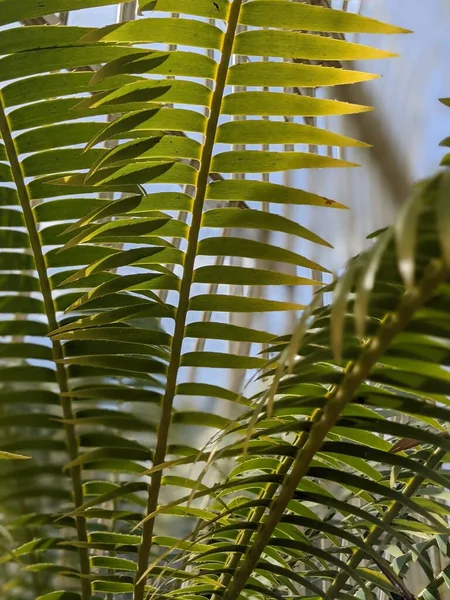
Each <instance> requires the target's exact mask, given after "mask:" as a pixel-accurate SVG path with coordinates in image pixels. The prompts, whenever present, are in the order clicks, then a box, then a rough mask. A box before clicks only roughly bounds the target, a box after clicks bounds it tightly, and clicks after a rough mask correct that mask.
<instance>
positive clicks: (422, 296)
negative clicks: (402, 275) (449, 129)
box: [222, 262, 449, 600]
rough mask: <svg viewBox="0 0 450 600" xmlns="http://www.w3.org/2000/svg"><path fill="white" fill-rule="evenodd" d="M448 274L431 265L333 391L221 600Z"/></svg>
mask: <svg viewBox="0 0 450 600" xmlns="http://www.w3.org/2000/svg"><path fill="white" fill-rule="evenodd" d="M448 275H449V273H448V270H447V269H446V267H445V266H444V264H443V263H442V262H438V264H437V265H434V264H432V265H430V267H429V270H428V272H427V273H426V275H425V276H424V278H423V280H422V281H421V283H420V284H419V285H418V286H417V287H416V288H414V289H413V290H411V291H410V292H408V293H407V294H405V297H404V300H403V302H402V303H401V304H400V306H399V308H398V310H397V311H396V312H395V313H393V314H392V315H390V317H389V318H387V319H386V321H385V322H383V324H382V325H381V326H380V328H379V330H378V333H377V335H375V336H374V337H373V338H372V339H371V340H370V342H369V343H368V345H367V347H366V349H365V350H364V351H363V353H362V355H361V357H360V358H359V360H357V361H355V362H354V363H353V364H352V365H351V367H350V368H349V369H348V371H347V372H346V374H345V376H344V377H343V379H342V382H341V383H340V384H339V385H337V386H335V388H334V389H333V390H332V391H331V392H330V394H329V396H328V400H327V404H326V406H325V408H324V409H323V413H322V415H321V417H320V419H319V420H318V422H317V423H316V424H315V425H314V426H313V427H312V429H311V432H310V434H309V437H308V440H307V442H306V444H305V445H304V446H303V448H301V449H300V450H299V452H298V453H297V456H296V458H295V461H294V464H293V466H292V470H291V471H290V473H289V474H288V475H287V477H286V478H285V480H284V482H283V484H282V486H281V489H280V493H279V495H278V496H277V498H276V499H275V500H274V501H273V503H272V506H271V507H270V509H269V513H268V515H267V517H266V519H265V521H264V523H263V524H262V526H261V528H260V530H259V532H258V533H257V534H256V537H255V539H254V541H253V544H252V545H251V547H250V548H249V550H248V552H247V553H246V555H245V557H244V560H243V563H242V565H241V567H240V569H239V570H238V572H237V573H236V575H235V577H234V578H233V579H232V581H231V582H230V584H229V586H228V587H227V589H226V590H225V592H224V594H223V596H222V600H236V599H237V598H238V596H239V594H240V593H241V592H242V590H243V589H244V588H245V586H246V584H247V581H248V579H249V578H250V576H251V574H252V572H253V569H254V568H255V565H256V564H257V562H258V560H259V558H260V556H261V554H262V553H263V552H264V549H265V547H266V546H267V544H268V543H269V542H270V538H271V536H272V534H273V532H274V530H275V528H276V527H277V525H278V523H279V522H280V520H281V518H282V516H283V514H284V511H285V510H286V508H287V505H288V504H289V502H290V500H291V499H292V497H293V494H294V492H295V490H296V489H297V487H298V485H299V483H300V482H301V480H302V479H303V477H304V476H305V475H306V473H307V471H308V468H309V466H310V464H311V461H312V460H313V459H314V457H315V455H316V454H317V452H318V451H319V450H320V448H321V447H322V444H323V442H324V441H325V439H326V437H327V435H328V432H329V431H330V430H331V429H332V428H333V427H334V426H335V424H336V423H337V421H338V419H339V417H340V415H341V413H342V411H343V410H344V408H345V407H346V406H347V404H348V403H349V402H351V400H352V398H353V397H354V395H355V393H356V392H357V390H358V388H359V386H360V385H361V383H362V382H363V381H364V380H365V379H366V378H367V377H368V375H369V374H370V372H371V370H372V368H373V367H374V365H375V364H376V363H377V361H378V360H379V359H380V357H381V356H383V354H384V353H385V352H386V350H387V348H388V347H389V346H390V344H391V342H392V340H393V338H394V337H395V336H396V335H397V334H398V333H399V332H400V331H402V330H403V329H404V328H405V327H406V325H407V324H408V323H409V321H410V320H411V318H412V317H413V316H414V314H415V312H416V311H417V309H418V308H420V307H421V306H422V305H423V304H424V303H425V302H427V300H429V299H430V298H431V297H432V295H433V294H434V292H435V290H436V288H437V286H438V285H439V284H441V283H442V282H443V281H445V279H446V278H447V277H448Z"/></svg>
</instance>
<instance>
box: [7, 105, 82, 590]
mask: <svg viewBox="0 0 450 600" xmlns="http://www.w3.org/2000/svg"><path fill="white" fill-rule="evenodd" d="M0 134H1V136H2V138H3V141H4V144H5V150H6V154H7V157H8V161H9V164H10V167H11V172H12V174H13V178H14V183H15V185H16V189H17V195H18V198H19V202H20V206H21V208H22V213H23V218H24V221H25V225H26V227H27V230H28V236H29V239H30V246H31V249H32V252H33V256H34V262H35V265H36V271H37V274H38V277H39V283H40V288H41V293H42V297H43V302H44V307H45V313H46V315H47V320H48V326H49V329H50V331H53V330H54V329H56V328H57V327H58V322H57V319H56V311H55V304H54V302H53V297H52V290H51V286H50V280H49V278H48V273H47V265H46V262H45V257H44V254H43V252H42V245H41V240H40V237H39V232H38V230H37V225H36V220H35V218H34V213H33V210H32V207H31V201H30V196H29V194H28V189H27V187H26V185H25V177H24V173H23V171H22V166H21V164H20V161H19V158H18V151H17V148H16V145H15V143H14V140H13V137H12V134H11V129H10V127H9V123H8V118H7V116H6V113H5V107H4V105H3V101H2V97H1V96H0ZM52 357H53V360H54V361H55V365H56V381H57V384H58V387H59V390H60V394H61V395H60V398H61V407H62V411H63V416H64V429H65V433H66V443H67V449H68V454H69V458H70V460H71V461H73V460H75V459H76V458H77V457H78V440H77V437H76V433H75V427H74V425H72V424H71V421H73V419H74V414H73V410H72V400H71V398H69V397H66V396H63V395H62V394H65V393H66V392H68V391H69V386H68V377H67V372H66V368H65V366H64V365H63V364H61V363H60V360H61V359H63V358H64V349H63V347H62V345H61V343H60V342H59V341H58V340H54V341H52ZM70 477H71V480H72V490H73V497H74V504H75V507H76V508H78V507H79V506H81V505H82V504H83V487H82V480H81V468H80V467H78V466H77V467H72V468H71V469H70ZM76 529H77V534H78V540H79V541H80V542H86V541H87V528H86V519H85V518H84V517H83V516H77V517H76ZM79 557H80V573H81V575H82V577H81V589H82V600H90V598H91V583H90V579H89V574H90V566H89V554H88V550H87V548H79Z"/></svg>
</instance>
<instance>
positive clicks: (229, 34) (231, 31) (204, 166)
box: [134, 0, 242, 600]
mask: <svg viewBox="0 0 450 600" xmlns="http://www.w3.org/2000/svg"><path fill="white" fill-rule="evenodd" d="M241 4H242V0H233V1H232V2H231V3H230V8H229V13H228V22H227V29H226V32H225V35H224V39H223V44H222V53H221V59H220V63H219V66H218V70H217V80H216V86H215V89H214V94H213V97H212V102H211V109H210V115H209V119H208V124H207V127H206V133H205V142H204V146H203V151H202V156H201V161H200V170H199V173H198V177H197V184H196V194H195V198H194V204H193V211H192V223H191V227H190V230H189V238H188V246H187V251H186V258H185V261H184V269H183V278H182V280H181V286H180V296H179V301H178V309H177V315H176V320H175V330H174V334H173V338H172V348H171V357H170V363H169V367H168V370H167V383H166V390H165V394H164V398H163V401H162V415H161V421H160V424H159V428H158V440H157V443H156V450H155V456H154V460H153V465H154V466H157V465H159V464H161V463H162V462H164V459H165V455H166V450H167V440H168V435H169V428H170V422H171V417H172V405H173V400H174V397H175V391H176V385H177V378H178V370H179V367H180V361H181V349H182V345H183V340H184V329H185V325H186V317H187V313H188V310H189V298H190V292H191V286H192V279H193V273H194V263H195V258H196V256H197V244H198V238H199V233H200V226H201V219H202V214H203V205H204V202H205V195H206V188H207V185H208V178H209V172H210V168H211V161H212V154H213V150H214V142H215V138H216V131H217V126H218V123H219V116H220V110H221V107H222V100H223V95H224V90H225V85H226V78H227V74H228V67H229V62H230V57H231V52H232V48H233V42H234V38H235V35H236V29H237V24H238V19H239V13H240V9H241ZM161 479H162V471H157V472H155V473H153V474H152V477H151V482H150V488H149V495H148V502H147V515H149V514H152V513H153V512H154V511H155V509H156V507H157V505H158V496H159V490H160V487H161ZM154 523H155V518H154V517H152V518H151V519H148V520H147V521H146V522H145V523H144V526H143V532H142V542H141V545H140V547H139V556H138V569H137V575H136V584H135V589H134V600H143V597H144V591H145V573H146V570H147V567H148V560H149V555H150V550H151V546H152V538H153V528H154Z"/></svg>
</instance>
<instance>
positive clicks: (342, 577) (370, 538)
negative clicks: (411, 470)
mask: <svg viewBox="0 0 450 600" xmlns="http://www.w3.org/2000/svg"><path fill="white" fill-rule="evenodd" d="M446 452H447V451H446V450H441V449H440V448H438V449H437V450H435V451H434V452H433V454H432V455H431V456H430V458H429V459H428V460H427V462H426V463H425V464H426V466H427V467H429V468H430V469H435V468H436V467H437V465H439V463H440V462H442V460H443V458H444V456H445V454H446ZM424 480H425V477H423V475H415V476H414V477H412V478H411V479H410V480H409V482H408V484H407V485H406V487H405V489H404V491H403V492H402V495H403V496H405V497H406V498H411V497H412V496H413V495H414V494H415V493H416V492H417V490H418V489H419V488H420V486H421V485H422V483H423V482H424ZM403 508H404V507H403V506H402V505H401V504H400V503H399V502H393V503H392V504H391V506H390V507H389V509H388V511H387V512H386V514H385V515H384V517H383V519H382V524H383V525H390V524H391V523H392V521H393V520H394V519H396V518H397V517H398V515H399V514H400V513H401V512H402V510H403ZM384 531H385V530H384V528H383V527H381V526H380V527H376V526H375V527H373V528H372V529H371V531H370V532H369V534H368V535H367V537H366V539H365V540H364V541H365V543H366V544H369V545H370V546H373V545H374V544H376V543H377V542H378V540H379V539H380V536H381V535H382V534H383V533H384ZM364 558H365V555H364V552H361V550H357V551H356V552H355V554H354V555H353V556H352V557H351V559H350V561H349V563H348V566H349V567H351V568H352V569H355V568H356V567H357V566H358V565H359V563H360V562H361V561H362V560H364ZM348 577H349V576H348V575H347V574H346V573H345V572H343V571H341V573H339V575H338V576H337V577H336V579H335V580H334V582H333V583H332V584H331V586H330V587H329V589H328V591H327V598H329V599H330V600H331V598H335V597H336V596H337V595H338V594H339V592H340V590H341V589H342V587H343V586H344V585H345V584H346V582H347V579H348Z"/></svg>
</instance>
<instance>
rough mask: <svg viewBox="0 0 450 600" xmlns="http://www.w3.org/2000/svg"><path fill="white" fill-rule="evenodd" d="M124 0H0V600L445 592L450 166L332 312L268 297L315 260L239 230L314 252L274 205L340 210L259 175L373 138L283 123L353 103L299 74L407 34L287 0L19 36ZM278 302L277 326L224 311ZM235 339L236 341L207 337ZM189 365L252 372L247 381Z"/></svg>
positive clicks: (367, 55) (359, 269) (322, 78)
mask: <svg viewBox="0 0 450 600" xmlns="http://www.w3.org/2000/svg"><path fill="white" fill-rule="evenodd" d="M116 3H117V2H112V1H108V0H83V2H82V3H81V2H80V1H77V0H21V1H20V2H11V0H0V25H7V26H8V27H6V28H3V29H2V30H1V31H0V55H2V56H3V57H2V58H1V59H0V81H2V82H3V83H2V87H1V89H0V137H1V142H0V215H1V219H2V220H1V230H0V236H1V242H0V247H1V248H2V253H1V255H0V282H1V283H0V285H1V290H2V299H1V301H0V302H1V319H0V335H1V336H2V342H1V345H0V352H1V365H0V381H1V389H0V432H1V433H0V436H1V437H0V458H5V460H2V461H1V465H0V481H1V482H2V488H1V490H2V491H1V492H0V512H1V515H2V520H1V522H0V562H1V564H2V571H1V572H0V584H1V585H2V591H1V597H2V598H8V599H15V598H20V600H26V599H28V598H32V599H35V598H40V599H41V600H56V599H59V600H75V599H80V598H81V600H89V599H90V598H91V597H92V598H105V597H106V598H113V597H127V598H131V597H133V598H134V600H142V599H143V598H144V597H145V598H155V599H158V600H163V599H164V600H166V599H169V598H177V597H178V598H183V600H205V599H208V600H209V599H211V600H219V598H222V599H223V600H235V599H236V598H238V597H239V595H240V594H243V595H244V597H248V598H253V597H257V598H259V597H268V598H269V597H270V598H276V599H279V598H292V599H294V598H305V597H311V596H313V597H314V598H316V597H319V598H321V597H325V596H326V597H327V598H329V599H331V598H343V599H345V598H348V597H349V596H354V595H355V594H356V595H358V596H359V597H363V596H364V597H365V598H369V597H370V598H372V597H373V596H374V594H376V593H378V592H379V591H380V590H382V591H385V592H388V593H395V594H399V595H401V596H403V597H405V598H409V597H411V592H410V591H409V590H408V589H407V586H406V585H405V582H404V575H405V573H406V572H407V571H408V569H409V568H410V566H411V564H418V565H420V566H421V568H422V569H423V571H424V573H425V574H426V575H427V577H428V579H429V581H430V583H429V586H428V587H427V589H426V590H425V591H424V593H423V597H424V598H425V600H429V599H430V598H434V597H437V596H438V588H439V586H440V585H441V584H442V582H443V581H446V579H445V578H446V575H445V572H444V573H443V574H441V573H440V571H439V570H438V571H437V570H436V568H435V563H434V562H433V560H434V559H433V556H434V555H433V553H434V551H435V549H436V547H437V548H439V550H440V551H442V552H443V553H444V554H445V552H446V546H447V543H448V538H447V535H448V525H447V521H448V513H449V509H448V507H447V506H446V504H445V500H446V495H445V489H446V487H447V475H446V473H445V470H444V469H443V467H442V464H443V463H444V462H445V460H446V455H447V452H448V451H449V450H450V441H449V439H448V437H447V434H446V432H447V429H446V423H447V422H448V421H449V418H448V417H449V415H450V412H449V410H448V408H447V406H448V400H447V396H449V395H450V392H449V389H448V387H449V385H450V377H449V374H448V369H447V368H446V367H445V365H446V364H447V363H448V352H449V336H450V328H449V323H448V313H449V311H448V307H449V293H450V292H449V290H450V287H449V282H448V278H449V263H450V256H449V252H450V248H449V243H448V240H449V239H450V238H449V235H448V234H449V229H450V223H449V214H450V213H449V211H448V209H447V204H446V202H447V198H448V193H449V189H450V184H449V178H448V173H442V174H439V175H437V176H436V177H435V178H433V179H432V180H430V181H428V182H425V183H424V184H421V185H419V186H418V187H417V189H416V190H415V191H414V195H413V198H412V199H411V200H410V202H409V203H408V204H407V205H406V206H405V209H404V211H403V213H402V215H401V217H400V219H399V221H398V224H397V226H396V227H394V228H393V229H389V230H386V231H385V232H382V233H381V234H380V235H378V236H377V239H376V240H375V243H374V244H373V246H372V247H371V249H370V250H369V251H368V252H367V253H365V254H362V255H360V256H358V257H356V258H355V259H354V260H353V261H352V262H351V263H350V264H349V266H348V268H347V270H346V271H345V273H344V275H343V276H342V277H341V278H339V279H338V280H337V282H336V283H335V285H334V286H331V287H334V290H333V302H332V304H331V305H330V306H327V305H326V303H325V301H324V300H323V298H327V296H326V294H327V292H328V291H330V289H331V287H330V288H325V289H324V293H325V295H323V294H322V293H321V294H316V296H315V300H314V301H313V303H312V305H311V306H310V307H308V308H305V307H304V306H302V305H299V304H295V303H293V302H287V301H282V300H280V299H278V300H274V299H270V297H269V294H265V291H266V290H267V288H266V286H271V288H272V289H273V287H274V286H275V289H276V290H282V289H283V288H284V287H285V286H311V285H315V284H317V281H315V280H314V277H312V276H311V271H313V272H314V273H320V272H326V268H324V267H322V266H321V265H318V264H317V263H315V262H313V261H311V260H310V259H308V258H307V257H305V256H303V255H301V254H299V253H296V252H293V251H292V250H291V249H288V248H287V247H286V248H285V247H283V246H282V245H277V246H276V245H273V244H269V243H266V242H265V241H261V240H258V239H255V237H254V236H253V233H254V232H261V231H263V232H264V231H271V232H277V233H279V234H286V235H287V236H293V237H296V238H299V239H302V240H308V241H309V242H312V243H315V244H322V245H327V242H326V241H325V240H323V239H321V238H320V237H319V236H317V235H316V234H315V233H314V232H312V231H309V230H308V229H306V228H305V227H303V226H302V225H301V224H299V223H297V222H296V221H294V220H290V219H288V218H286V217H284V216H281V215H280V214H279V211H278V209H277V207H279V206H283V205H287V204H290V205H294V206H317V207H323V209H324V210H325V209H327V211H329V210H330V209H336V208H342V206H341V205H339V204H338V203H336V202H334V201H333V200H330V199H327V198H323V197H321V196H319V195H316V194H314V193H311V192H306V191H304V190H300V189H295V188H292V187H287V186H284V185H281V184H279V183H272V182H270V181H269V180H268V177H263V178H262V179H261V180H260V179H256V178H255V177H256V176H258V177H259V175H260V174H261V173H264V174H268V173H276V172H281V171H285V170H291V169H301V168H332V167H347V166H351V164H350V163H347V162H346V161H344V160H341V159H340V158H338V157H335V156H332V155H330V153H329V152H328V153H327V152H324V153H319V152H314V151H311V150H312V148H313V147H314V148H315V147H317V146H324V147H345V146H358V145H359V146H361V145H364V144H362V143H361V142H358V141H355V140H352V139H350V138H348V137H344V136H342V135H338V134H335V133H331V132H329V131H327V130H324V129H319V128H317V127H314V126H311V125H306V124H304V123H301V122H299V121H300V120H301V119H304V118H308V117H315V116H325V115H345V114H354V113H358V112H362V111H365V110H368V107H365V106H358V105H353V104H347V103H343V102H338V101H335V100H330V99H325V98H323V97H321V96H320V95H319V94H318V95H317V97H311V96H310V95H308V94H307V93H305V90H308V89H315V88H318V87H324V86H328V87H331V86H334V85H341V84H352V83H358V82H360V81H365V80H368V79H371V78H373V76H372V75H370V74H368V73H363V72H359V71H353V70H347V69H345V68H343V64H342V61H344V64H345V61H353V60H359V59H364V60H368V59H378V58H384V57H388V56H390V54H389V53H387V52H384V51H381V50H377V49H375V48H372V47H369V46H363V45H360V44H356V43H350V42H348V41H346V39H345V34H352V33H365V34H371V33H373V34H391V33H402V32H403V30H402V29H400V28H397V27H393V26H390V25H386V24H383V23H379V22H377V21H374V20H372V19H367V18H364V17H361V16H359V15H355V14H350V13H346V12H342V11H336V10H333V9H331V8H329V7H328V8H327V7H325V8H324V7H318V6H313V5H311V4H309V3H296V2H289V1H288V0H252V1H251V2H246V3H244V2H242V0H232V1H229V0H216V1H215V2H211V1H210V0H152V1H150V2H148V0H146V1H145V2H141V8H142V10H143V11H144V17H143V18H140V19H138V20H136V21H132V22H128V23H121V24H114V25H111V26H107V27H104V28H100V29H95V28H89V27H71V26H67V27H61V26H48V25H33V26H29V27H26V28H24V27H22V26H12V27H10V26H11V25H13V24H15V23H16V22H17V21H26V20H30V19H37V18H41V17H44V16H45V15H47V14H49V13H50V12H57V11H64V10H75V9H77V8H87V7H95V6H103V5H107V4H116ZM325 4H326V3H325ZM173 11H176V13H182V17H181V18H179V15H178V14H177V15H173V14H171V13H172V12H173ZM155 44H157V46H156V47H155V46H154V45H155ZM152 45H153V46H152ZM160 45H164V47H166V46H167V45H168V46H169V50H165V49H161V46H160ZM236 57H237V58H236ZM248 57H250V59H249V58H248ZM330 65H332V66H330ZM246 87H251V88H252V91H248V90H246V89H243V88H246ZM280 88H283V89H285V88H290V92H289V93H287V92H284V93H282V92H280V91H276V90H279V89H280ZM444 143H445V142H444ZM304 145H306V147H307V149H309V150H310V151H305V147H304ZM230 146H231V149H230ZM300 146H302V147H301V148H300ZM273 148H276V150H274V149H273ZM444 162H445V161H444ZM244 175H245V176H247V177H243V176H244ZM230 231H232V232H233V233H232V235H229V232H230ZM225 232H227V233H228V235H225ZM236 258H238V259H245V262H244V260H243V261H242V262H241V263H240V264H236V261H235V260H234V259H236ZM274 264H275V265H277V264H278V265H281V266H283V265H284V266H286V265H290V266H292V267H294V268H295V272H292V270H291V271H290V272H285V270H283V268H279V269H278V268H273V265H274ZM227 286H245V289H246V290H248V294H246V295H245V294H244V295H238V294H232V293H229V288H228V287H227ZM224 290H225V292H226V293H223V292H224ZM261 290H262V292H261ZM272 297H273V295H272ZM303 309H304V310H303ZM294 310H302V313H301V318H300V323H299V326H298V328H297V329H296V331H295V332H294V333H293V335H292V336H287V337H284V338H276V337H274V335H273V334H271V333H268V332H266V331H264V330H255V329H250V328H248V327H244V326H240V325H237V324H235V323H234V322H232V321H231V320H230V318H229V317H230V315H234V314H239V313H266V312H276V311H294ZM202 315H203V317H202ZM355 325H356V328H355ZM192 340H196V341H197V342H196V346H194V347H193V346H192V344H191V345H190V346H189V343H190V342H192ZM206 342H209V343H211V342H213V343H214V346H213V348H214V351H212V350H210V348H211V345H209V346H206ZM229 342H243V343H245V347H246V348H248V353H246V354H244V353H241V354H238V355H236V354H235V353H233V352H231V351H216V350H217V348H219V349H221V350H224V349H225V348H226V344H228V343H229ZM252 350H253V351H252ZM185 367H189V368H192V369H194V370H196V371H200V370H202V369H208V370H211V371H210V372H211V373H213V374H214V373H215V371H214V369H218V370H220V371H221V372H222V371H223V370H224V369H247V370H249V371H251V372H255V371H256V375H254V377H253V383H254V385H253V388H252V389H253V391H252V392H251V393H250V394H247V395H246V394H245V393H244V392H242V393H239V392H236V391H235V390H232V389H229V388H228V387H226V386H225V387H221V386H219V385H216V383H217V382H216V381H215V379H214V375H213V376H212V377H210V378H209V381H211V383H201V382H199V381H198V380H190V381H186V378H183V369H184V368H185ZM249 395H250V397H248V396H249ZM205 400H206V401H207V403H205ZM212 401H214V409H213V410H210V409H205V410H202V409H201V408H202V406H209V407H210V406H211V405H212V404H211V402H212ZM230 406H231V410H230ZM192 407H194V408H195V410H192ZM205 440H209V441H208V443H207V444H206V445H205ZM408 440H409V441H408ZM410 440H413V441H410ZM24 456H25V457H27V456H28V457H30V458H28V459H26V460H13V459H14V458H21V457H22V458H23V457H24Z"/></svg>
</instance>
